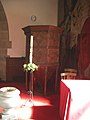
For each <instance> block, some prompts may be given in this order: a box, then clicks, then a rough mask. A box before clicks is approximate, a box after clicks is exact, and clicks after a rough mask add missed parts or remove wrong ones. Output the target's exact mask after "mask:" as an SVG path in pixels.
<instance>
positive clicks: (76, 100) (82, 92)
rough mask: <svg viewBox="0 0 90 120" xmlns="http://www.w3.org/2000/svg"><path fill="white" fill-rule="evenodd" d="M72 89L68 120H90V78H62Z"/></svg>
mask: <svg viewBox="0 0 90 120" xmlns="http://www.w3.org/2000/svg"><path fill="white" fill-rule="evenodd" d="M62 82H63V83H64V84H65V85H66V86H67V87H68V88H69V89H70V91H71V103H70V112H69V119H68V120H90V80H62Z"/></svg>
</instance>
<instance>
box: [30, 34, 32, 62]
mask: <svg viewBox="0 0 90 120" xmlns="http://www.w3.org/2000/svg"><path fill="white" fill-rule="evenodd" d="M32 57H33V36H32V35H31V38H30V63H31V64H32Z"/></svg>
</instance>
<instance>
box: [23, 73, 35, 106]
mask: <svg viewBox="0 0 90 120" xmlns="http://www.w3.org/2000/svg"><path fill="white" fill-rule="evenodd" d="M26 81H28V72H27V71H26ZM26 83H27V82H26ZM26 87H27V86H26ZM27 94H28V95H29V99H28V100H26V101H25V103H24V104H23V106H28V107H31V106H34V103H33V72H30V80H29V90H28V91H27Z"/></svg>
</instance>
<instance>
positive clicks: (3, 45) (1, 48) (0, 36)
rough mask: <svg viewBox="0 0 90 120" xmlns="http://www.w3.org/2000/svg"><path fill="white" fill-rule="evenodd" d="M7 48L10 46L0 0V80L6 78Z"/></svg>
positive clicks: (6, 23)
mask: <svg viewBox="0 0 90 120" xmlns="http://www.w3.org/2000/svg"><path fill="white" fill-rule="evenodd" d="M7 48H11V42H10V41H9V30H8V22H7V18H6V14H5V11H4V8H3V6H2V3H1V2H0V80H3V81H5V80H6V57H7Z"/></svg>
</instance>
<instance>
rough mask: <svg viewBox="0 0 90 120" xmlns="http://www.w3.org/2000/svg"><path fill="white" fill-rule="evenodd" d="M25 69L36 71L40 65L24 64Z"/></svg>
mask: <svg viewBox="0 0 90 120" xmlns="http://www.w3.org/2000/svg"><path fill="white" fill-rule="evenodd" d="M23 67H24V70H25V71H27V72H28V71H30V72H34V71H35V70H38V66H37V65H36V64H34V63H27V64H24V65H23Z"/></svg>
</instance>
